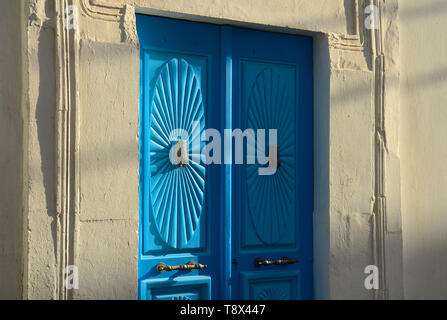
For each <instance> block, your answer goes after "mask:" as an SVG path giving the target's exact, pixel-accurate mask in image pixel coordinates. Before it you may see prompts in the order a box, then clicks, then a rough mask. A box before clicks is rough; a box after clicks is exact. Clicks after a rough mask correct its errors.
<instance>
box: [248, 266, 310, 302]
mask: <svg viewBox="0 0 447 320" xmlns="http://www.w3.org/2000/svg"><path fill="white" fill-rule="evenodd" d="M241 282H242V299H247V300H298V299H300V298H301V276H300V271H299V270H293V271H281V272H268V271H267V272H266V271H261V272H259V271H257V272H241Z"/></svg>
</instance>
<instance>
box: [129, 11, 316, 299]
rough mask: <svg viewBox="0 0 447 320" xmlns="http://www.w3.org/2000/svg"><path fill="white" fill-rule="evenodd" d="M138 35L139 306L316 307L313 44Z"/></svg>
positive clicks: (206, 32)
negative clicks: (231, 303) (253, 302)
mask: <svg viewBox="0 0 447 320" xmlns="http://www.w3.org/2000/svg"><path fill="white" fill-rule="evenodd" d="M137 30H138V35H139V41H140V233H139V237H140V245H139V279H138V282H139V297H140V298H141V299H186V300H189V299H309V298H312V296H313V290H312V287H313V273H312V268H313V262H312V243H313V237H312V210H313V156H312V155H313V147H312V146H313V138H312V137H313V128H312V122H313V117H312V113H313V107H312V105H313V102H312V97H313V80H312V39H311V38H308V37H300V36H292V35H284V34H277V33H269V32H261V31H254V30H248V29H242V28H235V27H230V26H218V25H212V24H205V23H197V22H189V21H181V20H174V19H167V18H160V17H153V16H143V15H137ZM251 151H252V152H251ZM272 154H274V155H275V156H274V157H273V156H272ZM262 159H263V161H260V160H262ZM267 160H268V161H267ZM266 161H267V162H266ZM268 168H269V169H270V170H266V169H268Z"/></svg>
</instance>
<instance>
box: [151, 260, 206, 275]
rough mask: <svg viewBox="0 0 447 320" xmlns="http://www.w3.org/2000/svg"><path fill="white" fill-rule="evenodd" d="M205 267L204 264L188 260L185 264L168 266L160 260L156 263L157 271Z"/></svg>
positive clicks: (189, 269)
mask: <svg viewBox="0 0 447 320" xmlns="http://www.w3.org/2000/svg"><path fill="white" fill-rule="evenodd" d="M206 267H207V265H206V264H200V263H195V262H194V261H189V262H188V263H187V264H180V265H178V266H169V265H166V264H165V263H163V262H160V263H159V264H157V271H158V272H160V273H162V272H165V271H174V270H187V271H191V270H197V269H203V268H206Z"/></svg>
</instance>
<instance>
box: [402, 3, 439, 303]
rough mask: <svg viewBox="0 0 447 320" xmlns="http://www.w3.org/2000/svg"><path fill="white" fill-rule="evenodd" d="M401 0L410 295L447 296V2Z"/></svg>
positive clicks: (404, 206) (406, 274)
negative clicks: (446, 31)
mask: <svg viewBox="0 0 447 320" xmlns="http://www.w3.org/2000/svg"><path fill="white" fill-rule="evenodd" d="M399 3H400V10H399V22H400V25H399V28H400V33H401V37H400V40H401V41H400V57H401V69H400V70H401V90H400V93H401V94H400V97H401V118H400V121H401V136H402V144H401V150H402V153H401V154H402V223H403V231H404V232H403V239H404V241H403V244H404V279H405V282H404V283H405V297H406V298H409V299H422V298H425V299H429V298H437V299H447V275H446V270H447V269H446V266H447V197H446V193H447V166H446V164H447V107H446V106H447V37H446V35H445V30H446V28H447V2H446V1H444V0H427V1H417V0H403V1H400V2H399Z"/></svg>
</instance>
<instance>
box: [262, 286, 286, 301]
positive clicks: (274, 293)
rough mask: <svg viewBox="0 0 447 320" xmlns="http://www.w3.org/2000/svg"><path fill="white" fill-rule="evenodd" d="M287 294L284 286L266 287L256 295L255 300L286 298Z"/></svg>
mask: <svg viewBox="0 0 447 320" xmlns="http://www.w3.org/2000/svg"><path fill="white" fill-rule="evenodd" d="M288 299H289V294H288V293H287V291H286V290H284V288H279V287H268V288H265V289H263V290H262V291H261V292H259V293H258V294H257V295H256V300H288Z"/></svg>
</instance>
